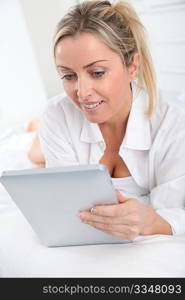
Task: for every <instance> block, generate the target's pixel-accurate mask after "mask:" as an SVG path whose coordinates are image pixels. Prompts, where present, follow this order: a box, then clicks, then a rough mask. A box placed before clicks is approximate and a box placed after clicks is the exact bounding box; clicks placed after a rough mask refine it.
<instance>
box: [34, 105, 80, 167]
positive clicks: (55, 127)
mask: <svg viewBox="0 0 185 300" xmlns="http://www.w3.org/2000/svg"><path fill="white" fill-rule="evenodd" d="M38 134H39V139H40V145H41V151H42V153H43V155H44V158H45V163H46V167H59V166H70V165H78V164H79V163H78V160H77V156H76V153H75V150H74V148H73V144H72V141H71V138H70V132H69V129H68V127H67V123H66V119H65V114H64V112H63V111H62V109H61V108H60V107H57V106H54V105H53V106H52V105H51V104H50V105H49V106H48V107H47V109H46V110H45V112H44V113H43V114H42V116H41V118H40V126H39V130H38Z"/></svg>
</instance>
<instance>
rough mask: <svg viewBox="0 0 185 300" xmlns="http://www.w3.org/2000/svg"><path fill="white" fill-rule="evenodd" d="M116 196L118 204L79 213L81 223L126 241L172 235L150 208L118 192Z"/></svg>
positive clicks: (168, 227)
mask: <svg viewBox="0 0 185 300" xmlns="http://www.w3.org/2000/svg"><path fill="white" fill-rule="evenodd" d="M117 196H118V200H119V203H118V204H113V205H97V206H95V207H93V209H91V211H81V212H80V219H81V221H82V222H83V223H87V224H89V225H91V226H93V227H94V228H96V229H99V230H102V231H103V232H105V233H108V234H111V235H113V236H115V237H118V238H122V239H127V240H133V239H134V238H135V237H137V236H138V235H151V234H172V231H171V226H170V225H169V224H168V223H167V222H166V221H165V220H164V219H163V218H161V217H160V216H159V215H158V214H157V213H156V212H155V210H154V209H153V208H152V207H150V206H148V205H144V204H141V203H140V202H139V201H138V200H137V199H130V198H129V199H128V198H124V197H123V196H122V194H121V193H120V192H119V191H117Z"/></svg>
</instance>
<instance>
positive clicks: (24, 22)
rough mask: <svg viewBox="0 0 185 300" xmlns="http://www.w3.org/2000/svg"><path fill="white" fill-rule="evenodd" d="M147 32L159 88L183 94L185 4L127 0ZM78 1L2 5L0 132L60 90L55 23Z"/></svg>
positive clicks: (8, 0)
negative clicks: (54, 34) (55, 63)
mask: <svg viewBox="0 0 185 300" xmlns="http://www.w3.org/2000/svg"><path fill="white" fill-rule="evenodd" d="M127 1H128V2H130V3H132V4H133V5H134V6H135V7H136V9H137V11H138V13H139V15H140V17H141V19H142V21H143V23H144V24H145V27H146V28H147V30H148V33H149V38H150V43H151V49H152V55H153V58H154V62H155V65H156V69H157V76H158V85H159V86H160V87H162V88H163V89H166V90H179V91H181V90H185V54H184V53H185V0H127ZM77 2H79V1H77V0H0V131H1V130H4V128H7V127H8V126H10V125H12V124H15V123H17V122H20V121H21V120H24V119H25V120H28V118H29V117H30V118H31V117H32V116H33V115H35V114H37V112H38V111H39V110H40V108H42V107H43V106H44V105H45V104H46V102H47V99H48V98H50V97H52V96H54V95H56V94H58V93H60V92H61V91H62V86H61V82H60V81H59V79H58V77H57V75H56V71H55V66H54V62H53V57H52V37H53V33H54V29H55V27H56V24H57V23H58V21H59V20H60V18H61V17H62V16H63V15H64V14H65V12H66V11H67V9H68V8H69V6H71V5H72V4H74V3H77Z"/></svg>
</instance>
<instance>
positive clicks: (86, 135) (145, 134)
mask: <svg viewBox="0 0 185 300" xmlns="http://www.w3.org/2000/svg"><path fill="white" fill-rule="evenodd" d="M132 91H133V102H132V107H131V111H130V115H129V118H128V122H127V128H126V133H125V136H124V139H123V143H122V146H123V147H125V148H130V149H135V150H148V149H150V147H151V134H150V121H149V119H148V117H147V116H146V114H145V112H146V110H147V98H148V97H147V93H146V92H145V90H144V89H141V88H139V87H138V86H137V85H136V83H135V82H134V83H132ZM80 140H81V141H82V142H86V143H99V142H101V141H104V139H103V136H102V133H101V130H100V129H99V126H98V125H97V124H96V123H90V122H89V121H88V120H87V119H85V118H84V122H83V127H82V131H81V137H80Z"/></svg>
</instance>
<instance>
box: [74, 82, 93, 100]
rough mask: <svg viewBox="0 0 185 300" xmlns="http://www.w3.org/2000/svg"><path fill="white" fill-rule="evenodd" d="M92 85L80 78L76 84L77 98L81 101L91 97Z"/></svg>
mask: <svg viewBox="0 0 185 300" xmlns="http://www.w3.org/2000/svg"><path fill="white" fill-rule="evenodd" d="M91 90H92V85H91V82H90V80H88V79H85V78H83V79H82V78H80V79H78V80H77V83H76V92H77V96H78V97H79V99H81V100H85V99H87V98H88V97H89V96H90V95H91Z"/></svg>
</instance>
